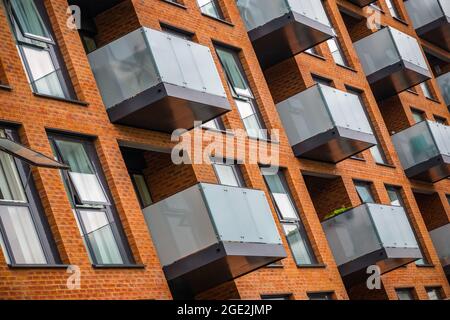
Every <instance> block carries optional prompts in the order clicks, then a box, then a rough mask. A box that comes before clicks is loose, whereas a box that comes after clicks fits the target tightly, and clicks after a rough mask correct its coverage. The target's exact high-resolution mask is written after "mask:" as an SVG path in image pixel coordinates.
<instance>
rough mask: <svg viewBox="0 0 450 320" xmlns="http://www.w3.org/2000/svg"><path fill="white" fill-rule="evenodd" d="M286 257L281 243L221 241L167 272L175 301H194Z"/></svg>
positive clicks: (166, 269)
mask: <svg viewBox="0 0 450 320" xmlns="http://www.w3.org/2000/svg"><path fill="white" fill-rule="evenodd" d="M285 257H286V251H285V250H284V248H283V246H282V245H281V244H280V245H276V244H257V243H237V242H220V243H217V244H214V245H212V246H210V247H208V248H206V249H204V250H202V251H199V252H197V253H195V254H192V255H190V256H188V257H185V258H183V259H181V260H179V261H177V262H175V263H173V264H171V265H169V266H165V267H164V268H163V270H164V273H165V275H166V278H167V280H168V282H169V286H170V288H171V291H172V294H173V296H174V298H175V299H190V298H193V297H194V296H195V295H197V294H199V293H200V292H202V291H205V290H207V289H210V288H213V287H215V286H217V285H220V284H222V283H224V282H227V281H230V280H233V279H236V278H238V277H240V276H243V275H245V274H247V273H249V272H252V271H255V270H257V269H259V268H261V267H264V266H266V265H268V264H271V263H274V262H276V261H278V260H281V259H283V258H285Z"/></svg>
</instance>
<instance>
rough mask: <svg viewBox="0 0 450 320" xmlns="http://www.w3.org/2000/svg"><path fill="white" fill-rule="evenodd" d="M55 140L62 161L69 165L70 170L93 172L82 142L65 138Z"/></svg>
mask: <svg viewBox="0 0 450 320" xmlns="http://www.w3.org/2000/svg"><path fill="white" fill-rule="evenodd" d="M55 142H56V145H57V146H58V150H59V152H60V153H61V156H62V158H63V160H64V162H65V163H66V164H67V165H69V166H70V171H71V172H77V173H86V174H93V173H95V172H94V170H93V168H92V165H91V161H90V159H89V157H88V155H87V153H86V150H85V149H84V146H83V144H82V143H79V142H72V141H66V140H55Z"/></svg>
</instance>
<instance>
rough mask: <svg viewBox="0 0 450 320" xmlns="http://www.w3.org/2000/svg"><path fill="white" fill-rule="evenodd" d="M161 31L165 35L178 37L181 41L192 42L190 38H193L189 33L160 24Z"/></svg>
mask: <svg viewBox="0 0 450 320" xmlns="http://www.w3.org/2000/svg"><path fill="white" fill-rule="evenodd" d="M161 30H162V31H164V32H165V33H167V34H170V35H172V36H175V37H179V38H182V39H184V40H188V41H192V38H193V36H194V35H193V34H192V33H191V32H188V31H184V30H181V29H178V28H176V27H172V26H169V25H167V24H161Z"/></svg>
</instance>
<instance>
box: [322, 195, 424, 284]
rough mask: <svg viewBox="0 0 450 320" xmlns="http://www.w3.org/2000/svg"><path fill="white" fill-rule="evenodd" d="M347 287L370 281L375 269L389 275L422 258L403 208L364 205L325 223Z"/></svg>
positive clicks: (323, 224)
mask: <svg viewBox="0 0 450 320" xmlns="http://www.w3.org/2000/svg"><path fill="white" fill-rule="evenodd" d="M322 227H323V229H324V231H325V234H326V237H327V239H328V244H329V245H330V247H331V251H332V252H333V256H334V259H335V261H336V263H337V265H338V268H339V272H340V273H341V276H342V278H343V279H344V282H345V284H346V285H347V286H351V285H354V284H356V283H358V282H360V281H364V280H365V279H367V274H366V270H367V267H369V266H371V265H377V266H379V267H380V270H381V273H382V274H383V273H386V272H389V271H391V270H394V269H396V268H398V267H401V266H403V265H405V264H408V263H410V262H413V261H415V260H417V259H420V258H422V255H421V252H420V249H419V245H418V244H417V241H416V238H415V236H414V232H413V230H412V228H411V226H410V224H409V221H408V218H407V216H406V213H405V210H404V209H403V208H402V207H397V206H386V205H380V204H372V203H371V204H369V203H366V204H363V205H361V206H359V207H356V208H353V209H351V210H349V211H346V212H344V213H342V214H340V215H338V216H335V217H333V218H331V219H329V220H325V221H324V222H322Z"/></svg>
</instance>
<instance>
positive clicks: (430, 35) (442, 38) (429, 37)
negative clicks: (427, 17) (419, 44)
mask: <svg viewBox="0 0 450 320" xmlns="http://www.w3.org/2000/svg"><path fill="white" fill-rule="evenodd" d="M416 32H417V34H418V35H419V37H421V38H422V39H424V40H426V41H428V42H430V43H432V44H435V45H437V46H438V47H441V48H442V49H444V50H447V51H450V18H449V17H446V16H444V17H441V18H440V19H438V20H435V21H433V22H431V23H429V24H427V25H424V26H423V27H420V28H419V29H417V30H416Z"/></svg>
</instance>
